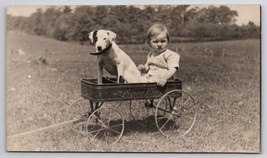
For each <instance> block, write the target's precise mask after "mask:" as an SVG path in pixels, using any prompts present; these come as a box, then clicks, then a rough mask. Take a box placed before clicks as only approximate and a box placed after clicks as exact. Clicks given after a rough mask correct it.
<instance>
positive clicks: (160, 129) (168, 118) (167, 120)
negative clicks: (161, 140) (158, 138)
mask: <svg viewBox="0 0 267 158" xmlns="http://www.w3.org/2000/svg"><path fill="white" fill-rule="evenodd" d="M170 120H171V117H170V118H168V120H167V121H166V122H165V123H164V124H163V125H162V126H161V128H160V130H162V129H163V127H165V125H166V124H167V123H168V122H169V121H170Z"/></svg>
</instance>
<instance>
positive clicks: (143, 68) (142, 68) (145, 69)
mask: <svg viewBox="0 0 267 158" xmlns="http://www.w3.org/2000/svg"><path fill="white" fill-rule="evenodd" d="M137 69H138V70H139V71H141V73H146V72H147V68H146V66H145V65H143V64H140V65H139V66H138V67H137Z"/></svg>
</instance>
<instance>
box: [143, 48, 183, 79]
mask: <svg viewBox="0 0 267 158" xmlns="http://www.w3.org/2000/svg"><path fill="white" fill-rule="evenodd" d="M179 62H180V55H179V54H177V53H176V52H174V51H171V50H169V49H167V50H166V51H164V52H162V53H160V54H157V53H155V52H153V51H152V52H150V53H149V54H148V56H147V62H146V65H147V66H148V68H149V70H148V72H147V73H146V74H144V75H143V76H142V80H141V81H142V82H158V79H159V78H161V77H163V76H164V75H165V74H166V72H167V71H168V69H169V68H171V67H173V68H179Z"/></svg>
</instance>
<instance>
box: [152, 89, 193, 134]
mask: <svg viewBox="0 0 267 158" xmlns="http://www.w3.org/2000/svg"><path fill="white" fill-rule="evenodd" d="M196 116H197V106H196V103H195V101H194V99H193V97H192V96H191V95H190V94H189V93H187V92H185V91H183V90H172V91H169V92H168V93H166V94H164V95H163V96H162V97H161V98H160V100H159V102H158V104H157V107H156V111H155V122H156V125H157V127H158V129H159V131H160V132H161V133H162V134H163V135H165V136H167V137H168V136H170V134H173V131H175V132H176V134H177V135H178V136H184V135H186V134H187V133H188V132H189V131H190V130H191V129H192V127H193V125H194V123H195V121H196Z"/></svg>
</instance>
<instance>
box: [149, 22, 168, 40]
mask: <svg viewBox="0 0 267 158" xmlns="http://www.w3.org/2000/svg"><path fill="white" fill-rule="evenodd" d="M162 32H165V33H166V36H167V40H168V43H169V42H170V34H169V31H168V29H167V28H166V27H165V26H164V25H162V24H154V25H152V26H151V27H150V28H149V29H148V31H147V41H146V43H147V42H149V41H150V39H151V38H152V37H155V36H157V35H158V34H160V33H162Z"/></svg>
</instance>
